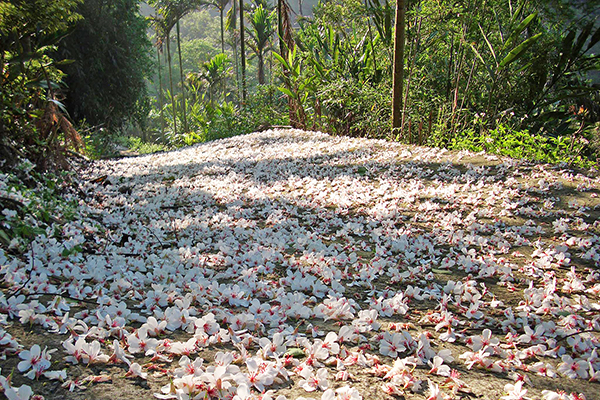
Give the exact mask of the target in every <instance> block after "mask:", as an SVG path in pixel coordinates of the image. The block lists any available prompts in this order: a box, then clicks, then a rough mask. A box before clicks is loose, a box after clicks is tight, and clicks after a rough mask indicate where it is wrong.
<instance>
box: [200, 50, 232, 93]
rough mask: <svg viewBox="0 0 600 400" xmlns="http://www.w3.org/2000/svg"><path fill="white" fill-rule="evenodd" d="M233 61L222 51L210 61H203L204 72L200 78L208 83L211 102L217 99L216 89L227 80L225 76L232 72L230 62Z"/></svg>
mask: <svg viewBox="0 0 600 400" xmlns="http://www.w3.org/2000/svg"><path fill="white" fill-rule="evenodd" d="M230 63H231V61H230V60H229V58H228V57H227V55H226V54H225V53H220V54H217V55H216V56H214V57H213V58H211V59H210V60H208V61H205V62H203V63H202V65H201V67H202V70H203V71H202V72H201V73H200V74H199V75H198V78H200V79H202V80H204V81H206V83H208V98H209V100H210V102H211V103H212V102H214V101H215V89H216V88H217V87H218V86H220V85H221V83H222V82H224V81H225V78H226V77H227V75H228V74H229V72H231V68H229V64H230Z"/></svg>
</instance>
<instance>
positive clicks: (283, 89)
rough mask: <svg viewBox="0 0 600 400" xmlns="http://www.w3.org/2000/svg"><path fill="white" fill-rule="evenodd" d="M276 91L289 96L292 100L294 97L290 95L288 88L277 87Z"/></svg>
mask: <svg viewBox="0 0 600 400" xmlns="http://www.w3.org/2000/svg"><path fill="white" fill-rule="evenodd" d="M277 89H279V90H280V91H281V92H283V93H284V94H286V95H288V96H290V97H292V98H295V97H296V96H294V93H292V91H291V90H289V89H288V88H285V87H283V86H279V87H278V88H277Z"/></svg>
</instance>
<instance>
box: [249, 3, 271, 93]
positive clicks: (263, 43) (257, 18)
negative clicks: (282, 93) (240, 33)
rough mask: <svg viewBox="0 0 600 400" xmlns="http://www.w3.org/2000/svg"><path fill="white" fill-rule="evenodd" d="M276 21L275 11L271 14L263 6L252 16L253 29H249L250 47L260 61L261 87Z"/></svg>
mask: <svg viewBox="0 0 600 400" xmlns="http://www.w3.org/2000/svg"><path fill="white" fill-rule="evenodd" d="M274 20H275V11H272V12H270V13H269V12H267V10H265V8H264V7H263V5H262V4H261V5H259V6H258V8H256V9H255V10H254V12H253V13H252V14H251V15H250V25H251V27H250V28H249V29H247V32H248V35H249V40H248V46H250V48H251V49H252V51H253V52H254V54H255V55H256V58H257V59H258V83H259V84H261V85H264V83H265V52H266V51H267V50H268V49H269V44H270V40H271V36H273V33H274V32H275V30H274V27H273V22H274Z"/></svg>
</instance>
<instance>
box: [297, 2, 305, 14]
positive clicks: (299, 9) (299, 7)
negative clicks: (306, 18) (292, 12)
mask: <svg viewBox="0 0 600 400" xmlns="http://www.w3.org/2000/svg"><path fill="white" fill-rule="evenodd" d="M298 15H299V16H303V15H304V13H303V12H302V0H298Z"/></svg>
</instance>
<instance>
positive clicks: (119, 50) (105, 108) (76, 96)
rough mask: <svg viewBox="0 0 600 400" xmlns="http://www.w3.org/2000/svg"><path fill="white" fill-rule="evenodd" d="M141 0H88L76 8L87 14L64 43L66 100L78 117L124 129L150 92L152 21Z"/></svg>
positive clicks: (112, 127) (111, 127) (61, 54)
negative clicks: (141, 11) (141, 8)
mask: <svg viewBox="0 0 600 400" xmlns="http://www.w3.org/2000/svg"><path fill="white" fill-rule="evenodd" d="M138 7H139V5H138V0H115V1H111V2H105V1H103V0H86V1H85V2H83V3H82V4H80V5H79V6H78V8H77V11H78V12H79V14H81V15H82V16H83V17H84V19H83V20H81V21H79V22H78V23H77V25H76V26H75V29H74V31H73V33H72V34H71V35H69V36H68V37H67V38H65V40H64V41H63V42H62V43H61V45H60V47H59V52H58V54H59V56H60V57H61V58H67V59H70V60H73V63H71V64H69V65H67V66H65V68H64V71H65V72H66V73H67V78H66V79H65V81H66V83H67V86H68V91H67V100H66V105H67V109H68V110H69V113H70V115H71V117H73V118H74V119H75V120H76V121H83V120H85V121H86V122H87V123H89V124H91V125H103V126H104V127H106V128H107V129H109V130H110V131H113V130H118V129H120V128H121V127H122V126H123V125H124V123H125V122H127V121H128V119H129V116H130V115H131V114H132V112H133V110H135V109H136V107H137V106H138V105H140V104H141V103H140V101H141V100H142V99H143V98H144V96H145V95H146V82H145V78H146V77H147V76H148V74H149V71H150V67H151V65H152V64H151V58H150V57H151V56H150V42H149V40H148V38H147V34H146V29H147V24H146V21H145V19H144V18H143V17H142V16H141V15H140V14H139V10H138Z"/></svg>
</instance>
